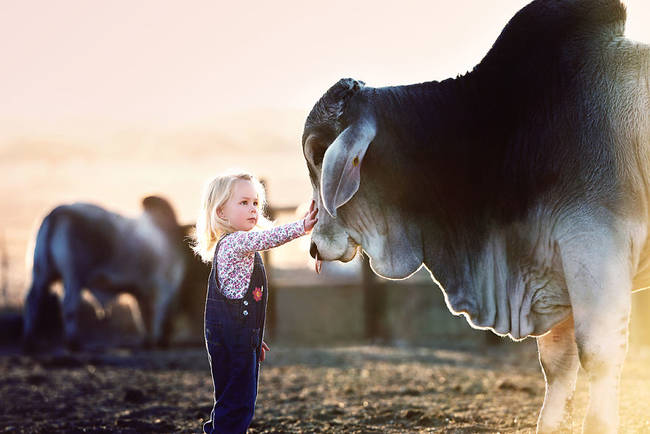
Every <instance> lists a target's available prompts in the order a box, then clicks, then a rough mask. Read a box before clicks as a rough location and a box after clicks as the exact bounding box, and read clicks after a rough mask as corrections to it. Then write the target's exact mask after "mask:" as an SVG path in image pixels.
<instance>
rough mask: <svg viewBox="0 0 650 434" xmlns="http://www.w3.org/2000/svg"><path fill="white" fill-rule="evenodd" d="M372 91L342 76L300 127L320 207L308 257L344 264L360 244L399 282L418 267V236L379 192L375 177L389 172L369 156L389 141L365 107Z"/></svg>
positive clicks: (374, 263) (380, 271) (369, 107)
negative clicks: (382, 143) (303, 125)
mask: <svg viewBox="0 0 650 434" xmlns="http://www.w3.org/2000/svg"><path fill="white" fill-rule="evenodd" d="M372 93H373V92H372V89H370V88H364V83H363V82H361V81H357V80H354V79H349V78H348V79H342V80H340V81H339V82H338V83H336V84H335V85H334V86H332V87H331V88H330V89H329V90H328V91H327V92H326V93H325V95H323V97H322V98H321V99H320V100H319V101H318V102H317V103H316V105H315V106H314V108H313V109H312V111H311V113H310V114H309V116H308V117H307V121H306V122H305V129H304V132H303V137H302V140H303V153H304V156H305V160H306V161H307V167H308V169H309V176H310V179H311V183H312V187H313V198H314V200H315V201H316V203H317V205H318V209H319V211H318V223H317V224H316V226H315V227H314V230H313V232H312V247H311V254H312V256H315V255H316V254H318V258H319V259H322V260H326V261H334V260H339V261H342V262H347V261H350V260H351V259H352V258H354V256H355V255H356V253H357V251H358V249H359V247H361V248H363V250H365V251H366V252H367V253H368V256H369V257H370V258H371V265H372V267H373V269H374V270H375V272H377V273H378V274H380V275H382V276H384V277H389V278H403V277H407V276H409V275H410V274H412V273H413V272H414V271H416V270H417V269H418V268H419V267H420V265H421V264H422V253H421V247H420V246H421V243H420V242H419V241H418V240H419V239H420V237H419V235H418V233H417V232H418V231H417V228H416V227H415V226H409V222H408V221H405V220H404V215H403V213H402V212H401V211H400V210H399V207H396V206H394V203H393V201H392V200H391V199H390V198H389V196H390V197H392V195H387V194H386V193H387V192H386V189H385V188H383V187H382V185H385V181H386V179H385V178H383V179H382V178H380V177H390V176H391V174H390V173H389V172H386V169H388V168H389V167H383V170H382V166H383V165H384V164H385V161H382V159H381V158H377V157H378V154H379V153H380V150H378V149H375V150H374V154H373V150H372V148H373V146H376V143H377V142H381V141H382V140H390V137H386V133H385V132H383V131H382V129H381V128H380V127H379V125H378V120H377V119H378V117H377V115H376V113H375V110H376V107H374V106H373V104H371V103H370V102H369V97H370V95H372ZM388 135H389V134H388ZM373 144H374V145H373ZM369 160H373V161H372V163H370V162H369ZM362 168H363V174H362ZM362 178H363V179H362ZM377 181H381V182H377ZM392 182H394V183H399V180H398V179H393V180H392ZM414 245H417V246H418V247H414Z"/></svg>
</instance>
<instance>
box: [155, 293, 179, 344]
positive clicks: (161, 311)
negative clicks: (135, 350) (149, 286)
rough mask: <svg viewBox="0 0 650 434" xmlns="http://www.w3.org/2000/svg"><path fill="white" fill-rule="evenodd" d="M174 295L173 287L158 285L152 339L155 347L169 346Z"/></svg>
mask: <svg viewBox="0 0 650 434" xmlns="http://www.w3.org/2000/svg"><path fill="white" fill-rule="evenodd" d="M175 294H176V291H175V289H174V287H173V286H171V285H169V284H168V283H164V284H159V285H158V296H157V297H156V302H155V312H154V321H153V339H154V343H155V344H157V345H161V346H166V345H168V344H169V340H170V338H171V336H170V334H171V326H170V324H171V323H170V321H171V318H170V316H171V315H170V314H171V311H172V303H173V301H174V295H175Z"/></svg>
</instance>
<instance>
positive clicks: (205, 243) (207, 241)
mask: <svg viewBox="0 0 650 434" xmlns="http://www.w3.org/2000/svg"><path fill="white" fill-rule="evenodd" d="M237 181H250V182H251V183H252V184H253V187H254V188H255V191H256V192H257V195H258V203H259V208H260V212H259V216H258V219H257V225H256V227H259V228H265V227H269V226H271V224H272V223H271V222H270V221H269V220H268V219H267V218H266V217H265V216H264V214H263V211H264V208H265V207H266V194H265V191H264V186H263V185H262V183H261V182H260V181H259V180H258V179H257V178H256V177H255V176H254V175H251V174H250V173H247V172H234V171H229V172H227V173H224V174H220V175H217V176H216V177H215V178H214V179H212V180H211V181H209V182H207V183H206V185H205V187H204V189H203V197H202V199H201V208H200V210H199V215H198V218H197V219H196V230H195V232H194V243H193V246H192V249H193V250H194V253H196V254H197V255H198V256H199V257H200V258H201V260H203V261H204V262H211V261H212V258H213V256H214V249H215V247H216V246H217V242H218V241H219V239H220V238H221V237H222V236H223V235H225V234H229V233H232V232H235V229H233V227H232V226H231V225H230V223H229V222H228V220H226V219H222V218H221V217H219V215H218V214H217V210H218V209H220V208H221V207H223V206H224V205H225V203H226V202H227V201H228V199H230V197H231V196H232V191H233V187H234V186H235V182H237Z"/></svg>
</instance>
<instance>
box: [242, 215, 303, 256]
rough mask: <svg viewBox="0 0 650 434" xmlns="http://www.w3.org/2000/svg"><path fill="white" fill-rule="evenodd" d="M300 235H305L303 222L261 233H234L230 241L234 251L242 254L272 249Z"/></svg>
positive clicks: (299, 221)
mask: <svg viewBox="0 0 650 434" xmlns="http://www.w3.org/2000/svg"><path fill="white" fill-rule="evenodd" d="M302 235H305V224H304V220H298V221H296V222H293V223H288V224H285V225H280V226H276V227H274V228H271V229H265V230H263V231H250V232H235V233H233V234H232V235H231V237H232V238H231V240H230V241H231V242H232V246H233V249H234V250H237V251H239V252H242V253H244V252H254V251H258V250H268V249H272V248H273V247H278V246H281V245H282V244H284V243H287V242H289V241H291V240H293V239H296V238H298V237H300V236H302Z"/></svg>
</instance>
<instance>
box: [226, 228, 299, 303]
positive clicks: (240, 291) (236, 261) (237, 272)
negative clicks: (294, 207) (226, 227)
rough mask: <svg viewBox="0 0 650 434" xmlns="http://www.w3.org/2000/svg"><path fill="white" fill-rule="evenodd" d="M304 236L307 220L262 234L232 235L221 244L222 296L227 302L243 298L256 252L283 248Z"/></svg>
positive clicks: (251, 232)
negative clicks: (231, 299) (282, 246)
mask: <svg viewBox="0 0 650 434" xmlns="http://www.w3.org/2000/svg"><path fill="white" fill-rule="evenodd" d="M302 235H305V224H304V220H299V221H297V222H293V223H288V224H286V225H281V226H276V227H274V228H271V229H266V230H263V231H250V232H244V231H239V232H233V233H232V234H230V235H228V236H227V237H225V238H223V239H222V240H221V245H220V247H219V252H218V253H217V271H218V276H219V285H220V287H221V292H222V293H223V295H224V296H226V297H227V298H243V297H244V295H246V291H247V290H248V285H249V284H250V279H251V274H252V273H253V265H254V264H255V252H256V251H259V250H268V249H272V248H273V247H278V246H281V245H282V244H284V243H287V242H289V241H291V240H293V239H295V238H298V237H300V236H302Z"/></svg>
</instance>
